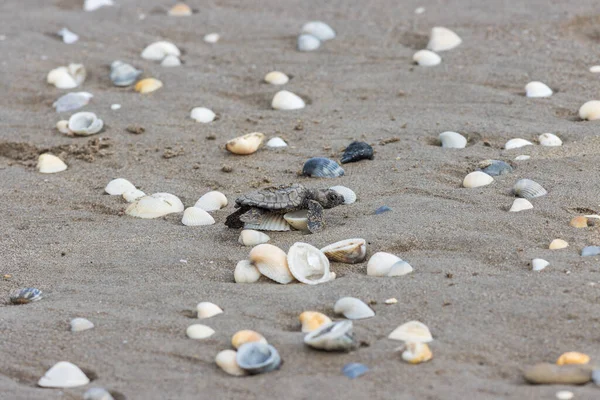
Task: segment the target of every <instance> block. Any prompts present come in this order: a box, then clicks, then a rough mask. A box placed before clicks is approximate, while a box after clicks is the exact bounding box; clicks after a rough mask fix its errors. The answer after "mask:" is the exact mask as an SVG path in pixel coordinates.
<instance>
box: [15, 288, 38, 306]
mask: <svg viewBox="0 0 600 400" xmlns="http://www.w3.org/2000/svg"><path fill="white" fill-rule="evenodd" d="M41 298H42V291H41V290H40V289H36V288H25V289H19V290H16V291H14V292H13V293H12V294H11V295H10V302H11V303H13V304H27V303H31V302H32V301H38V300H40V299H41Z"/></svg>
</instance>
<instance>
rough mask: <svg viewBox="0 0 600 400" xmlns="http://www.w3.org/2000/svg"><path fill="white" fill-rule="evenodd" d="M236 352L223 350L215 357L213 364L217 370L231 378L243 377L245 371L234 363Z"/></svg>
mask: <svg viewBox="0 0 600 400" xmlns="http://www.w3.org/2000/svg"><path fill="white" fill-rule="evenodd" d="M236 356H237V351H235V350H223V351H220V352H219V354H217V356H216V357H215V363H216V364H217V366H219V368H221V369H222V370H223V371H225V372H226V373H228V374H229V375H233V376H244V375H246V371H244V370H243V369H241V368H240V366H239V365H238V363H237V361H236Z"/></svg>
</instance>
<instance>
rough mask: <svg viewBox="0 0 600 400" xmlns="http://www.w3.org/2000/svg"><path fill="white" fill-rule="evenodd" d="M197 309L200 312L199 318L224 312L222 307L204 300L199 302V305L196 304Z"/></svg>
mask: <svg viewBox="0 0 600 400" xmlns="http://www.w3.org/2000/svg"><path fill="white" fill-rule="evenodd" d="M196 311H197V313H198V319H205V318H211V317H214V316H215V315H219V314H222V313H223V310H222V309H221V307H219V306H218V305H216V304H215V303H211V302H209V301H203V302H201V303H198V305H197V306H196Z"/></svg>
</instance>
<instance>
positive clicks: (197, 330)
mask: <svg viewBox="0 0 600 400" xmlns="http://www.w3.org/2000/svg"><path fill="white" fill-rule="evenodd" d="M185 334H186V335H187V337H189V338H190V339H206V338H209V337H211V336H212V335H214V334H215V331H214V329H212V328H211V327H209V326H206V325H202V324H194V325H190V326H188V328H187V329H186V330H185Z"/></svg>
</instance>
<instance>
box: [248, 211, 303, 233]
mask: <svg viewBox="0 0 600 400" xmlns="http://www.w3.org/2000/svg"><path fill="white" fill-rule="evenodd" d="M244 229H254V230H257V231H275V232H284V231H291V230H292V228H291V227H290V225H289V224H288V223H287V221H286V220H285V219H284V218H283V215H281V214H277V213H271V214H266V215H263V217H262V220H261V221H260V224H250V223H246V224H244Z"/></svg>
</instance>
